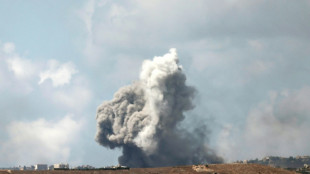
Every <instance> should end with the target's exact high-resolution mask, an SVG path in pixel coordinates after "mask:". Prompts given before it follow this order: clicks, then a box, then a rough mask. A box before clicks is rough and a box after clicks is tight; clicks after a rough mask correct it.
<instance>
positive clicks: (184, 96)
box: [96, 49, 222, 167]
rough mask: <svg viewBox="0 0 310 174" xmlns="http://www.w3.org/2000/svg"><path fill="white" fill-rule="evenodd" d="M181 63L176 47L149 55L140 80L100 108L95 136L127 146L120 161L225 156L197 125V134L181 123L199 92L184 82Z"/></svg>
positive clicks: (202, 159)
mask: <svg viewBox="0 0 310 174" xmlns="http://www.w3.org/2000/svg"><path fill="white" fill-rule="evenodd" d="M178 62H179V60H178V57H177V53H176V49H170V52H169V53H168V54H165V55H164V56H162V57H154V59H153V60H152V61H151V60H145V61H144V62H143V65H142V70H141V73H140V80H139V81H137V82H135V83H134V84H132V85H129V86H125V87H123V88H121V89H120V90H119V91H118V92H116V93H115V95H114V99H113V100H112V101H108V102H104V103H103V104H101V105H100V106H99V107H98V111H97V122H98V128H97V136H96V141H97V142H99V143H100V144H102V145H104V146H108V147H110V148H115V147H122V148H123V156H121V157H120V158H119V162H120V163H121V164H125V165H130V166H140V167H142V166H164V165H175V164H190V163H195V162H207V161H208V162H221V161H222V159H221V158H219V157H217V156H216V155H215V154H214V153H213V151H212V150H210V149H209V148H208V147H207V146H206V145H205V141H204V140H205V138H206V135H205V134H206V133H205V132H204V131H203V130H202V129H200V128H197V129H196V132H200V133H202V135H201V136H199V137H196V136H195V135H192V134H191V133H189V132H188V131H186V130H184V129H181V128H179V127H177V125H178V124H179V123H180V122H181V121H182V120H183V119H184V115H183V112H184V111H187V110H190V109H192V108H193V107H194V106H193V104H192V99H193V97H194V94H195V89H194V88H193V87H190V86H187V85H186V84H185V82H186V77H185V74H184V73H183V72H182V67H181V66H180V65H178ZM180 152H182V153H180Z"/></svg>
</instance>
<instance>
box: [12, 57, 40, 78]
mask: <svg viewBox="0 0 310 174" xmlns="http://www.w3.org/2000/svg"><path fill="white" fill-rule="evenodd" d="M7 64H8V68H9V70H10V71H12V72H13V73H14V75H15V76H16V77H17V78H19V79H25V78H29V77H31V76H32V75H34V73H35V69H36V68H35V65H34V64H33V63H32V62H31V61H30V60H27V59H23V58H20V57H18V56H14V57H12V58H9V59H8V60H7Z"/></svg>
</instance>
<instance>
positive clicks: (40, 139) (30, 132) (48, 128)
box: [0, 115, 83, 165]
mask: <svg viewBox="0 0 310 174" xmlns="http://www.w3.org/2000/svg"><path fill="white" fill-rule="evenodd" d="M82 125H83V122H82V121H81V120H76V118H75V117H73V116H72V115H67V116H65V117H64V118H62V119H60V120H58V121H47V120H45V119H44V118H40V119H37V120H34V121H13V122H11V123H10V124H8V126H7V129H6V130H7V132H8V140H7V141H5V142H3V143H2V144H1V148H0V153H1V156H3V157H5V158H1V159H0V162H1V163H2V164H3V163H7V164H11V165H12V164H26V165H30V164H36V163H56V162H60V161H63V162H65V161H67V160H68V159H69V157H70V154H71V151H70V150H71V146H72V143H74V142H75V140H76V139H77V138H78V135H79V133H80V132H79V131H80V130H81V128H82Z"/></svg>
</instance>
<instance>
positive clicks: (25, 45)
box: [0, 0, 310, 166]
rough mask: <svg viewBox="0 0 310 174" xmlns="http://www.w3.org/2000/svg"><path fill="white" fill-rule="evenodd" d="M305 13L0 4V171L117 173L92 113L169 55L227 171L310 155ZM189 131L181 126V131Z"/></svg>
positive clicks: (231, 4) (267, 6) (168, 4)
mask: <svg viewBox="0 0 310 174" xmlns="http://www.w3.org/2000/svg"><path fill="white" fill-rule="evenodd" d="M309 18H310V2H309V1H306V0H300V1H282V0H281V1H280V0H275V1H271V2H270V1H245V0H226V1H225V0H224V1H221V2H219V1H194V2H193V1H175V0H170V1H152V2H151V1H135V0H133V1H108V0H107V1H103V0H102V1H99V0H90V1H44V2H43V1H36V0H31V1H21V0H17V1H5V0H1V1H0V96H1V97H0V118H1V122H0V156H1V157H6V158H1V159H0V166H13V165H30V164H36V163H48V164H53V163H59V162H68V163H70V164H71V165H73V166H74V165H80V164H90V165H94V166H106V165H111V164H117V157H118V156H119V154H120V149H114V150H109V149H107V148H105V147H101V146H100V145H99V144H97V143H96V142H95V141H94V136H95V133H96V121H95V115H96V108H97V106H98V105H99V104H100V103H102V102H103V101H105V100H111V99H112V97H113V94H114V92H116V91H117V89H119V88H120V87H122V86H124V85H127V84H130V83H132V82H133V81H135V80H137V79H138V78H139V71H140V67H141V64H142V61H143V60H144V59H152V58H153V57H154V56H161V55H163V54H165V53H167V52H168V51H169V49H170V48H176V49H177V52H178V56H179V59H180V64H181V65H182V66H183V68H184V71H185V73H186V75H187V82H188V84H189V85H192V86H195V87H196V88H197V90H198V95H197V97H196V99H195V103H196V108H195V109H194V110H192V111H190V112H188V113H186V115H187V119H186V120H185V122H186V123H187V124H186V123H185V124H184V125H183V126H188V125H190V124H189V123H191V122H192V121H195V120H200V121H201V122H205V123H206V124H207V125H209V130H210V135H209V142H206V143H208V144H210V145H211V146H212V147H213V148H214V149H215V150H216V151H217V153H218V154H219V155H221V156H223V157H224V158H225V159H226V160H227V161H233V160H243V159H249V158H256V157H257V158H260V157H263V156H266V155H280V156H296V155H310V150H309V148H308V147H309V146H310V141H309V140H308V139H307V138H305V135H308V134H309V133H310V128H309V126H308V125H309V124H310V118H309V117H310V109H309V108H310V101H309V98H310V79H309V73H310V68H309V67H310V66H309V65H310V32H309V31H310V23H309ZM188 129H190V127H188Z"/></svg>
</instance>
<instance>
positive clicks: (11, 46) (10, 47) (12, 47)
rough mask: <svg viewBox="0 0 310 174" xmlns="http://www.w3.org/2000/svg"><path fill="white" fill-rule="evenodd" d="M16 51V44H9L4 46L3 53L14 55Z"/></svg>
mask: <svg viewBox="0 0 310 174" xmlns="http://www.w3.org/2000/svg"><path fill="white" fill-rule="evenodd" d="M14 50H15V44H14V43H12V42H7V43H4V44H3V52H4V53H6V54H10V53H13V51H14Z"/></svg>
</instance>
